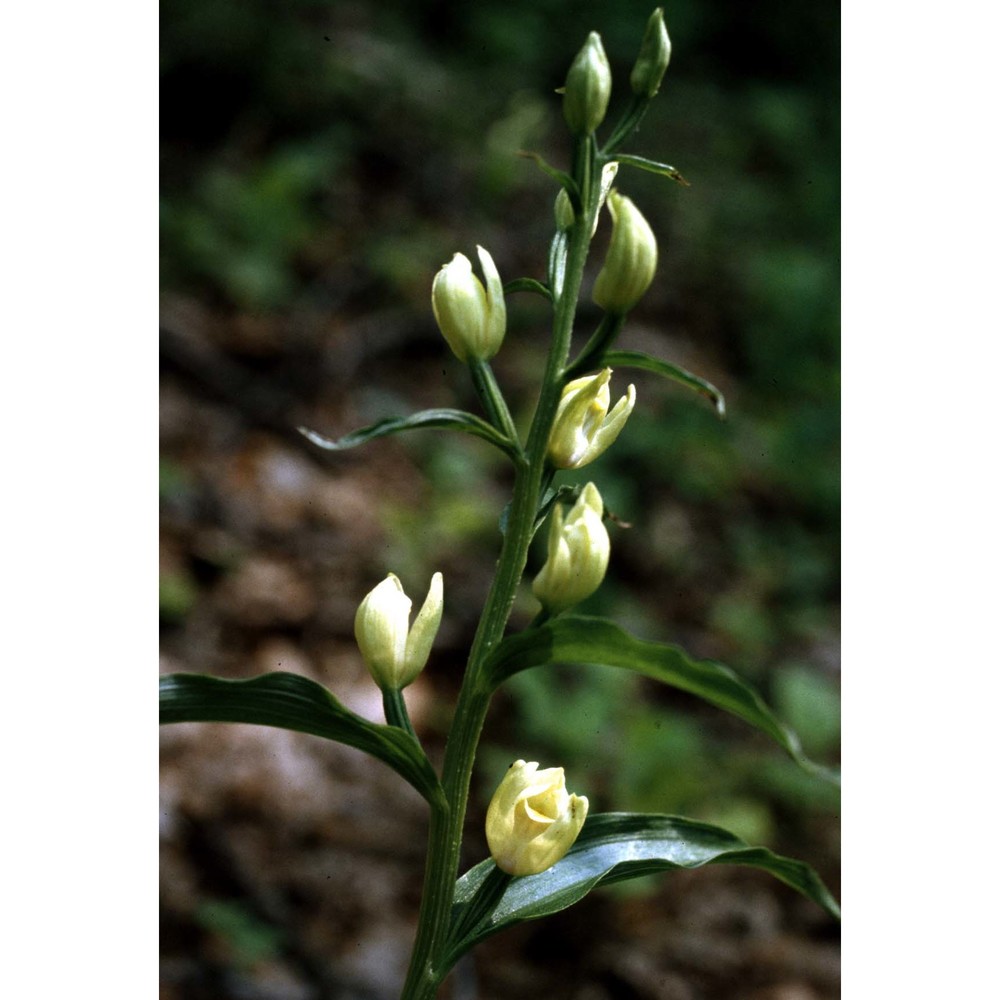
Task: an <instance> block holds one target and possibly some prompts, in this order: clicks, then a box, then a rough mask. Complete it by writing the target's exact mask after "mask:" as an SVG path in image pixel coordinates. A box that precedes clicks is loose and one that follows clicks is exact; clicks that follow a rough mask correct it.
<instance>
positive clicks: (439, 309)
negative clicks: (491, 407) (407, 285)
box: [431, 246, 507, 361]
mask: <svg viewBox="0 0 1000 1000" xmlns="http://www.w3.org/2000/svg"><path fill="white" fill-rule="evenodd" d="M476 251H477V252H478V254H479V263H480V264H481V265H482V268H483V276H484V277H485V278H486V287H485V288H484V287H483V283H482V282H481V281H480V280H479V278H477V277H476V275H475V274H473V273H472V264H471V263H469V258H468V257H466V256H465V254H462V253H457V254H455V256H454V257H452V259H451V260H450V261H449V262H448V263H447V264H445V265H444V266H443V267H442V268H441V270H440V271H438V273H437V274H436V275H435V277H434V284H433V286H432V287H431V305H432V306H433V307H434V318H435V319H436V320H437V323H438V326H439V327H440V328H441V333H442V334H443V335H444V339H445V340H447V341H448V346H449V347H450V348H451V349H452V351H454V353H455V356H456V357H457V358H458V359H459V361H466V360H468V358H470V357H472V358H478V359H479V360H481V361H486V360H488V359H489V358H492V357H493V355H494V354H496V352H497V351H499V350H500V345H501V344H502V343H503V338H504V334H505V333H506V331H507V305H506V302H505V301H504V297H503V282H502V281H501V280H500V274H499V272H498V271H497V268H496V264H494V263H493V258H492V257H491V256H490V254H489V252H488V251H486V250H484V249H483V248H482V247H480V246H477V247H476Z"/></svg>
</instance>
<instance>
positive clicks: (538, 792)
mask: <svg viewBox="0 0 1000 1000" xmlns="http://www.w3.org/2000/svg"><path fill="white" fill-rule="evenodd" d="M588 806H589V803H588V801H587V797H586V796H585V795H570V794H569V793H568V792H567V791H566V775H565V773H564V772H563V769H562V768H561V767H548V768H545V769H544V770H542V771H539V770H538V764H537V762H536V761H528V762H525V761H523V760H517V761H514V763H513V764H511V765H510V767H509V768H508V770H507V773H506V774H505V775H504V778H503V781H501V782H500V785H499V787H498V788H497V790H496V791H495V792H494V793H493V799H492V801H491V802H490V807H489V809H488V810H487V812H486V842H487V843H488V844H489V846H490V854H492V855H493V860H494V861H495V862H496V866H497V867H498V868H500V869H501V870H502V871H505V872H507V874H508V875H537V874H539V873H540V872H543V871H545V870H546V869H548V868H551V867H552V866H553V865H554V864H555V863H556V862H557V861H559V860H560V859H561V858H562V857H564V856H565V854H566V852H567V851H568V850H569V849H570V848H571V847H572V846H573V843H574V842H575V841H576V838H577V836H578V835H579V833H580V830H581V829H582V828H583V821H584V820H585V819H586V818H587V808H588Z"/></svg>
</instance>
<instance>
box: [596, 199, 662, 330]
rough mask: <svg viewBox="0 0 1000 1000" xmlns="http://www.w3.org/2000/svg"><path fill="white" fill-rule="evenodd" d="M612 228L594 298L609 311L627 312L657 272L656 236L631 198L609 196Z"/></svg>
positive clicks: (641, 295)
mask: <svg viewBox="0 0 1000 1000" xmlns="http://www.w3.org/2000/svg"><path fill="white" fill-rule="evenodd" d="M608 210H609V211H610V212H611V221H612V224H613V229H612V231H611V245H610V246H609V247H608V255H607V257H606V258H605V259H604V267H603V268H601V272H600V274H598V275H597V279H596V280H595V281H594V293H593V297H594V301H595V302H596V303H597V304H598V305H599V306H600V307H601V308H602V309H604V310H606V311H607V312H610V313H618V314H623V313H627V312H628V311H629V309H631V308H632V307H633V306H634V305H635V304H636V303H637V302H638V301H639V299H641V298H642V297H643V295H644V294H645V293H646V289H647V288H649V286H650V284H652V281H653V275H654V274H656V237H655V236H654V235H653V230H652V229H650V228H649V223H648V222H647V221H646V220H645V218H644V217H643V215H642V213H641V212H640V211H639V209H637V208H636V207H635V205H634V203H633V202H632V199H631V198H626V197H625V195H623V194H619V193H618V192H617V191H612V192H611V194H609V195H608Z"/></svg>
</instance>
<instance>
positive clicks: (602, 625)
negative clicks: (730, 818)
mask: <svg viewBox="0 0 1000 1000" xmlns="http://www.w3.org/2000/svg"><path fill="white" fill-rule="evenodd" d="M555 663H593V664H596V665H601V666H608V667H622V668H624V669H626V670H632V671H635V672H636V673H639V674H642V675H643V676H644V677H649V678H651V679H652V680H656V681H660V682H661V683H664V684H668V685H669V686H671V687H675V688H677V689H679V690H681V691H686V692H687V693H688V694H693V695H695V696H696V697H698V698H701V699H702V700H703V701H707V702H708V703H709V704H711V705H714V706H715V707H716V708H721V709H722V710H723V711H726V712H729V713H730V714H731V715H736V716H738V717H739V718H741V719H743V720H744V721H745V722H748V723H750V725H752V726H754V727H756V728H757V729H759V730H761V731H762V732H764V733H766V734H767V735H768V736H770V737H771V738H772V739H773V740H774V741H775V742H776V743H777V744H778V745H779V746H780V747H782V749H784V750H785V752H786V753H787V754H788V755H789V756H790V757H791V758H792V759H793V760H794V761H795V762H796V763H797V764H798V765H799V766H800V767H802V768H804V769H805V770H807V771H809V772H811V773H813V774H816V775H818V776H820V777H823V778H825V779H827V780H829V781H833V782H835V783H838V782H839V778H838V777H837V776H836V775H835V774H834V773H833V772H832V771H830V770H829V769H828V768H825V767H823V766H821V765H819V764H816V763H815V762H814V761H812V760H810V759H809V758H808V757H807V756H806V755H805V753H804V752H803V750H802V745H801V743H800V742H799V738H798V737H797V736H796V735H795V733H793V732H792V730H791V729H789V728H788V727H787V726H785V725H784V724H783V723H782V722H780V721H779V720H778V718H777V716H775V715H774V713H773V712H772V711H771V709H770V708H769V707H768V706H767V704H766V703H765V702H764V700H763V699H762V698H761V697H760V695H759V694H758V693H757V692H756V691H755V690H754V689H753V688H752V687H751V686H750V685H749V684H747V682H746V681H744V680H742V679H741V678H740V677H739V676H737V674H735V673H734V672H733V671H732V670H730V669H729V667H726V666H723V664H721V663H716V662H714V661H712V660H695V659H693V658H691V657H690V656H688V654H687V653H686V652H685V651H684V650H683V649H681V648H680V647H679V646H674V645H670V644H668V643H662V642H652V641H650V640H648V639H639V638H637V637H635V636H633V635H630V634H629V633H628V632H626V631H625V630H624V629H622V628H620V627H619V626H618V625H616V624H615V623H614V622H611V621H608V620H606V619H603V618H587V617H583V616H581V615H569V616H561V617H559V618H556V619H553V620H552V621H549V622H546V623H545V624H544V625H540V626H538V627H537V628H532V629H528V630H526V631H524V632H519V633H517V634H515V635H511V636H508V637H507V638H506V639H504V640H503V642H501V643H500V645H499V646H498V647H497V648H496V649H495V650H494V651H493V653H492V654H491V656H490V658H489V660H488V661H487V664H486V676H487V677H488V679H489V682H490V684H491V685H492V686H493V687H494V688H496V687H497V686H499V685H500V684H501V683H502V682H503V681H505V680H506V679H507V678H508V677H511V676H513V675H514V674H516V673H519V672H520V671H522V670H530V669H531V668H532V667H541V666H546V665H550V664H555Z"/></svg>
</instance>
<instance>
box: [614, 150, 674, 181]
mask: <svg viewBox="0 0 1000 1000" xmlns="http://www.w3.org/2000/svg"><path fill="white" fill-rule="evenodd" d="M613 159H615V160H617V161H618V162H619V163H622V164H624V165H625V166H626V167H638V169H639V170H645V171H647V172H648V173H651V174H657V175H659V176H660V177H669V178H670V180H672V181H677V183H678V184H680V185H681V186H682V187H690V186H691V185H690V184H689V183H688V182H687V181H686V180H685V179H684V177H683V176H682V175H681V172H680V171H679V170H678V169H677V168H676V167H672V166H670V164H669V163H661V162H660V161H659V160H650V159H647V158H646V157H645V156H633V155H631V154H629V153H619V154H617V155H616V156H614V157H613Z"/></svg>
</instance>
